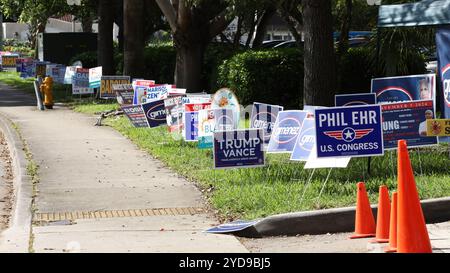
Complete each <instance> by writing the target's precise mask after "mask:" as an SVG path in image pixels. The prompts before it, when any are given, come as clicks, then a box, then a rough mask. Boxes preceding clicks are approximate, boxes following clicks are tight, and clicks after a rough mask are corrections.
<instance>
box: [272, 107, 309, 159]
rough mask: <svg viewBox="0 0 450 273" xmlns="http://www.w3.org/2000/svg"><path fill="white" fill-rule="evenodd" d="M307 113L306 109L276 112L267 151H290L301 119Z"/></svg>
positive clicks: (292, 148)
mask: <svg viewBox="0 0 450 273" xmlns="http://www.w3.org/2000/svg"><path fill="white" fill-rule="evenodd" d="M307 115H308V112H306V111H300V110H290V111H282V112H278V116H277V119H276V122H275V126H274V127H273V130H272V136H271V137H270V141H269V145H268V146H267V152H268V153H292V151H293V150H294V146H295V142H296V140H297V137H298V134H299V133H300V129H301V128H302V124H303V120H304V119H305V118H306V116H307Z"/></svg>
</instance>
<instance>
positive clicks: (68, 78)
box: [64, 66, 81, 84]
mask: <svg viewBox="0 0 450 273" xmlns="http://www.w3.org/2000/svg"><path fill="white" fill-rule="evenodd" d="M77 68H81V66H67V67H66V70H65V73H64V84H72V78H73V76H74V75H75V73H76V72H77Z"/></svg>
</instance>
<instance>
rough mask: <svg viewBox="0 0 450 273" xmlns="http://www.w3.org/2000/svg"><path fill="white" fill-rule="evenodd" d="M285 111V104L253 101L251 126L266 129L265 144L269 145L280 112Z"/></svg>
mask: <svg viewBox="0 0 450 273" xmlns="http://www.w3.org/2000/svg"><path fill="white" fill-rule="evenodd" d="M281 111H283V106H278V105H270V104H264V103H258V102H255V103H253V107H252V116H251V121H250V122H251V124H250V128H254V129H263V130H264V144H265V145H269V141H270V136H271V135H272V129H273V127H274V126H275V122H276V120H277V116H278V112H281Z"/></svg>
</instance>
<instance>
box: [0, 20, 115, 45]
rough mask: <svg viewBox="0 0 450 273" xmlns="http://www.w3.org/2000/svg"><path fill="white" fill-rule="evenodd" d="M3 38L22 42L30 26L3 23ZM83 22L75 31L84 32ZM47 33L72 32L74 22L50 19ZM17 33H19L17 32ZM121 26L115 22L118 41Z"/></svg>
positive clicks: (96, 27) (94, 29)
mask: <svg viewBox="0 0 450 273" xmlns="http://www.w3.org/2000/svg"><path fill="white" fill-rule="evenodd" d="M2 27H3V39H19V40H20V41H22V42H26V41H28V34H29V31H28V26H27V24H24V23H3V26H2ZM92 30H93V32H94V33H98V24H96V23H95V24H93V25H92ZM82 31H83V29H82V27H81V23H75V32H82ZM45 32H47V33H58V32H72V23H71V22H66V21H62V20H58V19H53V18H51V19H49V20H48V22H47V26H46V28H45ZM16 33H17V34H16ZM118 36H119V27H118V26H117V25H116V24H114V29H113V39H114V41H116V42H117V41H118Z"/></svg>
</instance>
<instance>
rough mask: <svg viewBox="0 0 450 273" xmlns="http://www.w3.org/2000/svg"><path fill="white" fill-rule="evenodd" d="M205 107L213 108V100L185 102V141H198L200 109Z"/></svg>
mask: <svg viewBox="0 0 450 273" xmlns="http://www.w3.org/2000/svg"><path fill="white" fill-rule="evenodd" d="M205 109H211V102H207V103H186V104H184V114H183V123H184V128H183V131H184V132H183V138H184V140H185V141H188V142H190V141H198V111H200V110H205Z"/></svg>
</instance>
